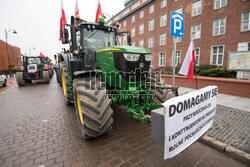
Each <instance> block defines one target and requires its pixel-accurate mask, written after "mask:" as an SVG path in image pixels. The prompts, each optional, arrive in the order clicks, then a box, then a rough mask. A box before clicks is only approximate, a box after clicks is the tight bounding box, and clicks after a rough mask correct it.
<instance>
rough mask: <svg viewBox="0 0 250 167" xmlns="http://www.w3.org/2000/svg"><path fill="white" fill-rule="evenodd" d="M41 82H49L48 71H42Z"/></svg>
mask: <svg viewBox="0 0 250 167" xmlns="http://www.w3.org/2000/svg"><path fill="white" fill-rule="evenodd" d="M43 81H44V82H45V83H46V84H49V81H50V77H49V71H43Z"/></svg>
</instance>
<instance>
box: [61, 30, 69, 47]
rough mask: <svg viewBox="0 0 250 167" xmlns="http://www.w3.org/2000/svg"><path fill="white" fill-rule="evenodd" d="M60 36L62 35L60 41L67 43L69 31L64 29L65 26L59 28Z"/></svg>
mask: <svg viewBox="0 0 250 167" xmlns="http://www.w3.org/2000/svg"><path fill="white" fill-rule="evenodd" d="M61 36H62V43H63V44H67V43H69V31H68V29H66V28H64V29H61Z"/></svg>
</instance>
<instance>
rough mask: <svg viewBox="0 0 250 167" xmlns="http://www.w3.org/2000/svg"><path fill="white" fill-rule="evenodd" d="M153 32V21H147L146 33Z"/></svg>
mask: <svg viewBox="0 0 250 167" xmlns="http://www.w3.org/2000/svg"><path fill="white" fill-rule="evenodd" d="M152 30H154V19H152V20H150V21H149V25H148V31H152Z"/></svg>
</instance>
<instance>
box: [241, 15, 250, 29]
mask: <svg viewBox="0 0 250 167" xmlns="http://www.w3.org/2000/svg"><path fill="white" fill-rule="evenodd" d="M248 30H250V11H247V12H243V13H242V15H241V31H248Z"/></svg>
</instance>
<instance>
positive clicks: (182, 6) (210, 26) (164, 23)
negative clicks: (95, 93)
mask: <svg viewBox="0 0 250 167" xmlns="http://www.w3.org/2000/svg"><path fill="white" fill-rule="evenodd" d="M128 1H130V0H127V1H125V4H126V7H125V8H124V9H123V10H122V11H121V12H119V13H118V14H116V15H115V16H114V17H113V18H112V19H110V20H109V22H108V23H109V24H111V23H112V22H117V21H119V22H120V27H119V29H120V31H129V32H130V35H131V43H132V45H134V46H136V47H144V48H147V49H149V50H150V51H151V52H152V65H153V67H154V68H165V67H170V66H172V55H173V37H171V36H170V35H169V34H170V11H176V12H180V13H183V14H184V15H185V30H184V38H178V39H177V47H176V62H177V64H178V63H181V62H182V61H183V60H184V57H185V55H186V52H187V49H188V46H189V43H190V40H191V38H192V39H193V40H194V45H195V55H196V61H197V62H196V63H197V65H201V64H215V65H219V66H224V67H227V63H228V53H229V52H230V51H237V50H238V49H239V47H238V46H242V45H244V46H245V45H246V46H247V47H245V49H247V50H250V0H134V1H132V3H129V2H128ZM127 4H129V5H127ZM119 41H120V43H121V44H124V45H126V44H127V37H126V36H123V37H121V38H120V39H119Z"/></svg>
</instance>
